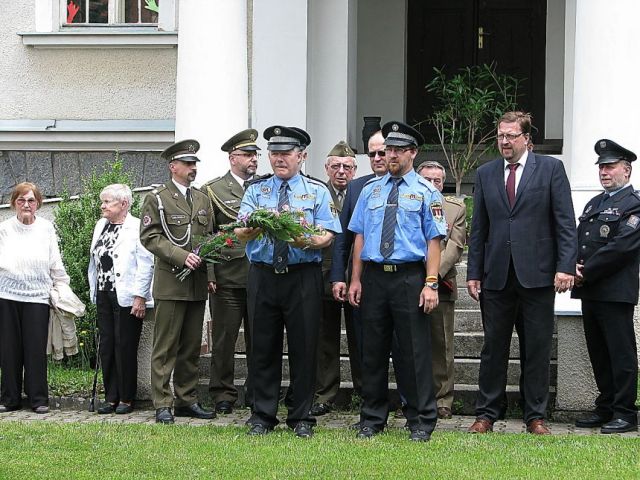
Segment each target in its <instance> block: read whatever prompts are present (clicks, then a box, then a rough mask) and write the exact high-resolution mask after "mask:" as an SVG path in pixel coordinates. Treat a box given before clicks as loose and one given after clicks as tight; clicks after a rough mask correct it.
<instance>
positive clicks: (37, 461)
mask: <svg viewBox="0 0 640 480" xmlns="http://www.w3.org/2000/svg"><path fill="white" fill-rule="evenodd" d="M245 432H246V429H244V428H239V427H213V426H202V427H190V426H178V425H175V426H161V425H120V424H106V423H105V424H101V423H91V424H80V423H76V424H62V423H54V422H30V423H19V422H1V423H0V478H2V479H23V478H24V479H39V478H51V479H57V480H58V479H66V478H73V479H85V478H86V479H94V480H104V479H112V478H114V479H115V478H122V479H133V478H153V479H162V478H169V479H182V478H208V479H210V478H225V479H226V478H230V479H233V478H241V479H252V478H260V479H264V478H323V479H333V478H393V479H396V478H397V479H403V478H413V479H422V478H456V479H457V478H464V479H467V478H491V479H493V478H509V479H515V478H553V479H557V478H574V479H576V480H582V479H591V478H593V479H603V478H615V479H625V478H634V479H638V478H639V475H640V473H639V472H640V441H639V440H638V439H637V438H620V437H616V436H607V437H605V436H569V435H567V436H552V437H545V438H539V437H532V436H531V435H519V434H491V435H483V436H476V435H469V434H464V433H436V434H435V435H434V437H433V439H432V441H431V442H429V443H426V444H424V443H421V444H416V443H412V442H409V441H408V440H407V432H405V431H402V430H390V431H389V432H388V433H385V434H383V435H380V436H379V437H376V438H374V439H373V440H369V441H366V440H365V441H360V440H356V439H355V438H354V432H353V431H348V430H333V429H325V428H318V429H317V432H316V435H315V436H314V437H313V438H312V439H310V440H302V439H297V438H295V437H294V436H293V434H292V433H291V432H288V431H279V430H278V431H277V432H276V433H273V434H270V435H268V436H266V437H263V438H253V437H248V436H247V435H246V434H245Z"/></svg>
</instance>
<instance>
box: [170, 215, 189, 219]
mask: <svg viewBox="0 0 640 480" xmlns="http://www.w3.org/2000/svg"><path fill="white" fill-rule="evenodd" d="M169 218H171V220H184V219H185V218H187V216H186V215H169Z"/></svg>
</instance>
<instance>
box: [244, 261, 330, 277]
mask: <svg viewBox="0 0 640 480" xmlns="http://www.w3.org/2000/svg"><path fill="white" fill-rule="evenodd" d="M251 265H253V266H254V267H257V268H259V269H261V270H269V271H271V272H273V273H276V274H278V275H279V274H282V273H289V272H294V271H296V270H302V269H303V268H312V267H320V262H305V263H293V264H290V265H287V267H286V268H285V269H284V271H282V272H276V269H275V268H274V267H273V265H271V264H270V263H262V262H253V263H252V264H251Z"/></svg>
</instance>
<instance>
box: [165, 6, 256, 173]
mask: <svg viewBox="0 0 640 480" xmlns="http://www.w3.org/2000/svg"><path fill="white" fill-rule="evenodd" d="M178 21H179V27H178V28H179V34H178V69H177V70H178V73H177V90H176V141H180V140H184V139H187V138H194V139H196V140H198V141H199V142H200V145H201V148H200V152H199V153H198V157H199V158H200V159H201V160H202V161H201V162H200V163H199V164H198V177H197V179H196V183H197V184H202V183H204V182H206V181H208V180H210V179H211V178H213V177H214V176H219V175H222V174H224V173H225V172H226V171H227V170H228V169H229V162H228V161H227V160H226V156H225V155H224V153H223V152H222V151H221V150H220V146H221V145H222V144H223V143H224V142H225V140H227V139H228V138H229V137H231V136H232V135H233V134H234V133H236V132H239V131H240V130H243V129H245V128H247V127H248V108H249V107H248V104H249V103H248V95H249V93H248V68H247V8H246V2H245V1H224V2H223V1H216V2H212V1H211V0H180V2H179V20H178Z"/></svg>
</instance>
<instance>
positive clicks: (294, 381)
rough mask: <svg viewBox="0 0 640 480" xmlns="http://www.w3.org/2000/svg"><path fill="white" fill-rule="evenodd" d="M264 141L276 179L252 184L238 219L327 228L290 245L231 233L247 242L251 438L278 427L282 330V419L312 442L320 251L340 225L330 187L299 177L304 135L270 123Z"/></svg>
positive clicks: (247, 232) (248, 232)
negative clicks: (286, 371)
mask: <svg viewBox="0 0 640 480" xmlns="http://www.w3.org/2000/svg"><path fill="white" fill-rule="evenodd" d="M264 137H265V139H267V140H268V141H269V143H268V147H267V148H268V150H269V161H270V163H271V168H272V169H273V172H274V175H271V176H268V177H263V178H260V179H258V180H256V181H254V182H252V183H251V185H249V187H248V188H247V191H246V192H245V195H244V197H243V199H242V204H241V206H240V215H239V216H240V217H242V216H243V215H246V214H249V213H251V212H253V211H254V210H257V209H269V210H278V211H284V210H287V209H290V210H294V211H302V212H304V215H305V219H306V221H307V222H308V223H310V224H312V225H315V226H316V227H322V228H323V229H324V230H323V231H322V232H321V233H318V234H315V235H310V236H305V237H302V238H298V239H295V241H292V242H280V241H275V242H271V241H269V240H268V239H266V238H265V237H261V238H257V237H258V235H259V234H260V229H251V228H237V229H236V230H235V232H236V234H237V235H238V238H239V239H240V240H242V241H247V257H248V258H249V261H250V262H251V266H250V268H249V280H248V284H247V297H248V310H249V322H250V325H251V332H252V348H251V364H250V372H251V373H250V377H251V381H252V383H253V390H254V398H253V414H252V416H251V418H250V419H249V421H248V423H249V425H251V428H250V430H249V432H248V433H249V434H250V435H264V434H266V433H268V432H269V431H271V430H272V429H273V428H274V427H275V426H276V425H277V424H278V419H277V418H276V414H277V409H278V397H279V391H280V383H281V380H282V370H281V368H282V347H283V336H284V328H286V330H287V344H288V355H289V367H290V378H291V385H292V387H293V394H292V396H291V403H290V404H289V405H288V406H287V407H288V415H287V421H286V422H287V425H288V426H289V427H290V428H292V429H293V430H294V432H295V434H296V435H297V436H298V437H310V436H312V435H313V430H312V427H313V426H314V425H315V418H314V417H312V416H311V415H310V414H309V410H310V408H311V404H312V402H313V393H314V385H315V369H316V345H317V341H318V329H319V325H320V311H321V295H322V270H321V261H322V255H321V249H322V248H324V247H326V246H328V245H329V244H330V243H331V241H332V240H333V235H334V233H336V232H340V223H339V222H338V220H337V219H336V218H335V217H334V216H333V214H332V213H331V210H330V208H329V201H330V200H329V198H330V196H329V191H328V190H327V187H326V186H325V185H324V184H323V183H322V182H320V181H317V180H313V179H310V178H308V177H305V176H303V175H300V166H301V164H302V161H303V156H302V148H301V144H303V143H304V142H305V140H306V139H305V137H304V135H302V134H301V133H300V132H299V131H296V130H293V129H291V128H288V127H281V126H274V127H270V128H268V129H267V130H265V132H264Z"/></svg>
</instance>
